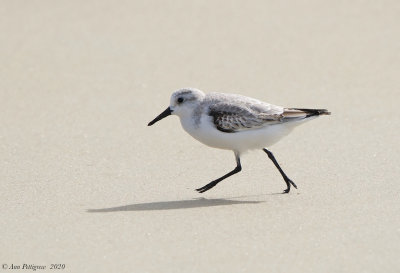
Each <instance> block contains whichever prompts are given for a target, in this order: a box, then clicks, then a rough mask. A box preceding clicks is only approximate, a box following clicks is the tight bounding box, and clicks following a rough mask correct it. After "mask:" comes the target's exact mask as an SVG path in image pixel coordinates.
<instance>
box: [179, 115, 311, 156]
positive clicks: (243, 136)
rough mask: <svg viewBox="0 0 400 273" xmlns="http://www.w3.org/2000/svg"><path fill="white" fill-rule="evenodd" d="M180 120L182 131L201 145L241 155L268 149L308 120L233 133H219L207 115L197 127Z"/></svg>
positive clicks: (184, 119)
mask: <svg viewBox="0 0 400 273" xmlns="http://www.w3.org/2000/svg"><path fill="white" fill-rule="evenodd" d="M310 119H312V118H310ZM180 120H181V124H182V127H183V129H184V130H185V131H186V132H187V133H189V134H190V135H191V136H192V137H194V138H195V139H197V140H198V141H200V142H201V143H203V144H205V145H207V146H210V147H214V148H219V149H225V150H233V151H237V152H239V153H243V152H245V151H248V150H254V149H262V148H265V147H270V146H271V145H273V144H275V143H276V142H278V141H279V140H280V139H281V138H283V137H284V136H286V135H288V134H289V133H290V132H291V131H292V130H293V128H294V127H296V126H297V125H299V124H301V123H303V122H304V121H305V120H309V119H303V120H302V121H294V122H285V123H279V124H274V125H267V126H265V127H262V128H257V129H247V130H244V131H240V132H234V133H225V132H221V131H219V130H218V129H216V128H215V126H214V124H213V122H212V117H210V116H207V115H203V116H202V118H201V122H200V124H199V125H198V126H195V125H194V124H193V121H192V119H191V118H180Z"/></svg>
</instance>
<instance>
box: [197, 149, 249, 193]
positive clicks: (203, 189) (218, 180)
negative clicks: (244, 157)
mask: <svg viewBox="0 0 400 273" xmlns="http://www.w3.org/2000/svg"><path fill="white" fill-rule="evenodd" d="M235 158H236V168H235V169H234V170H233V171H231V172H229V173H227V174H225V175H224V176H222V177H220V178H218V179H216V180H214V181H211V182H210V183H208V184H207V185H205V186H204V187H201V188H198V189H196V191H198V192H200V193H203V192H205V191H208V190H209V189H211V188H213V187H214V186H215V185H217V184H218V183H219V182H221V181H222V180H224V179H225V178H227V177H229V176H231V175H233V174H235V173H238V172H240V171H241V170H242V166H241V165H240V156H239V153H238V152H235Z"/></svg>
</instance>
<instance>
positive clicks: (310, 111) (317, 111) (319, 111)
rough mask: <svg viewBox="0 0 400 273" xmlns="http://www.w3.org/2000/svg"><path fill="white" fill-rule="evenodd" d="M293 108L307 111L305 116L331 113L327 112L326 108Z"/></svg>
mask: <svg viewBox="0 0 400 273" xmlns="http://www.w3.org/2000/svg"><path fill="white" fill-rule="evenodd" d="M294 109H295V110H300V111H303V112H305V113H307V117H312V116H323V115H330V114H331V112H329V111H328V109H307V108H294Z"/></svg>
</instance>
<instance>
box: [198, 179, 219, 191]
mask: <svg viewBox="0 0 400 273" xmlns="http://www.w3.org/2000/svg"><path fill="white" fill-rule="evenodd" d="M217 183H218V182H215V181H213V182H211V183H208V184H207V185H205V186H204V187H201V188H198V189H196V191H198V192H199V193H203V192H206V191H208V190H209V189H211V188H213V187H214V186H215V185H217Z"/></svg>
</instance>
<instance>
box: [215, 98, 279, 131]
mask: <svg viewBox="0 0 400 273" xmlns="http://www.w3.org/2000/svg"><path fill="white" fill-rule="evenodd" d="M233 98H236V100H233V99H232V98H230V99H231V100H230V101H229V102H226V101H218V102H215V103H212V104H210V105H209V112H208V115H209V116H211V117H212V120H213V122H214V124H215V127H216V128H217V129H218V130H220V131H222V132H225V133H234V132H239V131H244V130H249V129H256V128H261V127H264V126H267V125H271V124H276V123H280V122H281V121H282V118H283V108H282V107H279V106H275V105H272V104H267V103H263V102H261V101H258V100H254V99H250V98H247V97H244V98H245V99H243V97H238V96H237V97H233Z"/></svg>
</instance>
